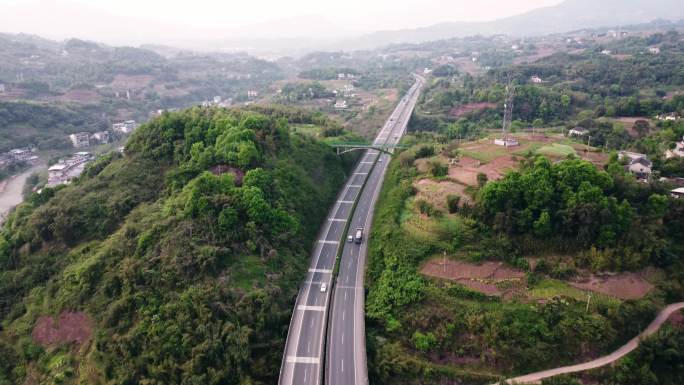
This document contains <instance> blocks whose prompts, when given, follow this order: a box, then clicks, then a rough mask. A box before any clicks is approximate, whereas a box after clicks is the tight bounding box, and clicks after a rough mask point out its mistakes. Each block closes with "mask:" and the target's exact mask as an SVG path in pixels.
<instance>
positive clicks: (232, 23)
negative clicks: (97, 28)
mask: <svg viewBox="0 0 684 385" xmlns="http://www.w3.org/2000/svg"><path fill="white" fill-rule="evenodd" d="M560 2H561V0H338V1H329V0H240V1H236V0H0V30H3V29H5V28H8V26H9V27H11V28H12V29H17V28H20V25H21V24H23V25H25V26H26V28H31V27H32V23H31V21H30V20H26V19H25V20H16V18H14V20H3V18H2V14H3V11H6V12H5V14H6V15H10V14H11V10H12V9H15V10H16V9H22V10H23V12H24V13H23V14H22V15H24V17H27V18H30V16H29V15H30V14H31V12H30V11H31V10H34V11H35V13H36V14H40V13H41V12H44V9H45V8H51V9H53V8H54V7H56V4H59V5H60V7H61V8H69V9H71V10H73V11H74V12H71V14H73V13H78V8H79V7H83V9H84V10H85V11H84V12H83V14H84V15H95V14H96V13H97V12H99V11H104V12H103V15H105V14H107V13H108V14H111V15H112V16H124V17H126V18H135V19H139V20H147V21H154V22H157V23H163V24H183V25H186V26H190V27H194V28H216V27H218V28H221V29H226V28H231V27H239V26H245V25H251V24H255V23H263V22H266V21H271V20H275V19H287V18H292V17H301V16H312V15H316V16H319V15H320V16H322V17H323V19H325V21H327V22H331V23H334V24H335V25H336V26H337V27H338V28H339V29H344V30H348V31H350V32H352V31H375V30H385V29H402V28H413V27H419V26H426V25H430V24H434V23H438V22H443V21H483V20H493V19H497V18H501V17H505V16H510V15H514V14H517V13H522V12H524V11H527V10H530V9H533V8H537V7H542V6H549V5H554V4H558V3H560ZM69 3H73V4H69ZM62 5H63V6H62ZM50 12H51V13H52V15H53V16H55V18H57V17H67V16H62V15H54V11H53V10H52V11H50ZM72 17H73V20H70V21H72V22H74V23H79V22H81V21H80V20H78V19H79V15H77V14H76V15H73V16H72ZM102 17H106V16H102ZM8 18H9V16H8ZM58 24H59V21H57V20H56V25H55V28H52V26H51V25H50V23H48V25H46V26H43V28H42V29H43V30H46V31H51V30H52V29H54V31H52V33H50V34H51V35H53V36H54V35H58V34H59V32H60V31H59V28H60V27H59V25H58ZM62 29H63V28H62ZM12 32H16V31H12ZM26 32H30V31H26ZM83 32H85V33H87V32H88V31H83Z"/></svg>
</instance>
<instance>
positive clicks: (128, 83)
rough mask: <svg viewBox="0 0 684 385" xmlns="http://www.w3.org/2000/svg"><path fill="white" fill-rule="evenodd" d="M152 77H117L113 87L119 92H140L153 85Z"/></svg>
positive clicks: (112, 84)
mask: <svg viewBox="0 0 684 385" xmlns="http://www.w3.org/2000/svg"><path fill="white" fill-rule="evenodd" d="M152 80H154V77H153V76H151V75H116V76H115V77H114V80H113V81H112V83H111V87H112V89H114V90H117V91H126V90H140V89H143V88H145V87H147V86H148V85H149V84H150V83H152Z"/></svg>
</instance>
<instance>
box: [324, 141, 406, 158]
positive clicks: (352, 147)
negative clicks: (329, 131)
mask: <svg viewBox="0 0 684 385" xmlns="http://www.w3.org/2000/svg"><path fill="white" fill-rule="evenodd" d="M328 146H330V147H332V148H334V149H335V150H337V155H342V154H346V153H348V152H352V151H365V150H376V151H379V152H382V153H385V154H389V155H392V154H394V150H396V149H403V148H406V147H403V146H399V145H396V144H392V143H384V144H371V143H363V142H344V143H328Z"/></svg>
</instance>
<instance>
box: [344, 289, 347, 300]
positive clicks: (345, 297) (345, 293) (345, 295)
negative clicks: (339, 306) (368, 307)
mask: <svg viewBox="0 0 684 385" xmlns="http://www.w3.org/2000/svg"><path fill="white" fill-rule="evenodd" d="M344 300H345V301H346V300H347V292H346V291H345V292H344Z"/></svg>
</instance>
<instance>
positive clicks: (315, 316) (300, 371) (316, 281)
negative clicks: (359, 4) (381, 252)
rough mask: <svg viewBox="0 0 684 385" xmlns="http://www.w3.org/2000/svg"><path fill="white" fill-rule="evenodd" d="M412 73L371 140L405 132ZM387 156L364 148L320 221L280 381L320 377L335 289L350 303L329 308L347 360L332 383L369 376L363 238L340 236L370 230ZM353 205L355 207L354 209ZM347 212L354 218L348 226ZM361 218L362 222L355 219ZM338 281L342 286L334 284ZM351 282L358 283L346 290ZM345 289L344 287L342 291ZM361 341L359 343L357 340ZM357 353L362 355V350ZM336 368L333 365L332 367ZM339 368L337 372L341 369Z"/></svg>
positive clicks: (300, 383)
mask: <svg viewBox="0 0 684 385" xmlns="http://www.w3.org/2000/svg"><path fill="white" fill-rule="evenodd" d="M416 79H417V80H416V83H415V84H414V85H413V87H411V89H410V90H409V92H408V93H407V94H406V96H405V97H404V98H402V100H401V101H400V102H399V104H398V105H397V107H396V109H395V110H394V112H393V113H392V115H391V116H390V118H389V120H388V121H387V122H386V123H385V125H384V126H383V128H382V130H381V131H380V132H379V133H378V135H377V137H376V139H375V141H374V144H384V143H392V144H395V143H397V142H398V141H399V139H400V138H401V135H403V133H404V131H405V130H406V124H407V122H408V119H409V117H410V116H411V113H412V112H413V108H414V107H415V103H416V100H417V96H418V91H419V90H420V87H422V85H423V84H424V79H422V78H421V77H417V78H416ZM389 159H390V157H389V155H387V154H384V155H381V153H380V152H379V151H377V150H367V151H365V152H364V154H363V155H362V157H361V160H360V162H359V163H358V164H357V166H356V168H355V169H354V170H353V172H352V174H351V176H350V178H349V180H348V181H347V183H346V184H345V186H344V187H343V188H342V191H341V192H340V194H339V195H338V197H337V200H336V202H335V204H334V205H333V206H332V208H331V209H330V212H329V214H328V217H327V218H326V221H325V223H323V225H322V226H321V230H320V232H319V235H318V239H317V241H316V244H315V245H314V248H313V252H312V255H311V263H310V265H309V270H308V272H307V274H306V277H305V279H304V282H303V283H302V285H301V286H300V289H299V294H298V295H297V300H296V301H295V307H294V310H293V314H292V319H291V321H290V327H289V330H288V336H287V341H286V343H285V352H284V355H283V361H282V365H281V368H280V377H279V380H278V383H279V384H280V385H319V384H321V383H322V382H323V374H324V371H323V369H324V367H325V356H324V354H323V353H324V350H325V349H324V345H325V341H326V330H328V315H329V310H330V303H331V299H332V293H333V292H334V293H335V295H336V299H335V303H336V304H337V303H340V301H345V299H346V300H347V301H348V302H347V304H348V305H345V304H344V302H342V303H340V305H339V306H341V307H340V308H339V309H340V310H341V311H342V312H341V313H339V314H338V313H337V312H333V314H332V315H331V319H333V320H334V319H335V317H336V316H338V315H339V316H341V317H342V320H343V322H344V321H346V322H345V325H341V324H339V325H340V326H337V328H336V330H338V332H337V333H338V334H337V335H338V336H340V337H343V338H342V339H339V342H340V345H339V346H338V345H336V342H334V341H333V342H332V343H331V344H330V345H331V346H332V347H331V349H332V351H331V350H329V351H331V352H332V353H333V354H335V358H334V359H335V360H337V359H338V358H337V357H338V354H339V355H341V356H340V358H339V359H340V360H342V359H347V360H349V361H348V363H347V365H348V366H347V368H345V369H346V372H344V373H345V374H344V377H345V378H346V380H347V382H334V383H335V384H337V383H340V384H342V383H344V384H353V383H357V382H356V381H357V378H359V379H361V380H362V381H365V382H358V383H366V382H367V374H366V373H367V367H366V354H365V345H364V342H365V337H364V333H365V331H364V329H363V300H364V299H363V271H364V263H365V254H366V239H364V240H363V242H362V243H361V244H360V245H357V244H354V243H352V244H345V243H343V242H344V241H345V240H346V236H347V234H346V233H345V229H347V228H348V229H349V232H353V231H354V230H355V229H356V228H357V227H364V238H365V235H367V234H368V232H369V230H370V225H369V224H370V216H372V211H373V207H374V205H375V200H376V198H377V195H378V192H379V186H380V185H381V184H382V180H383V178H384V175H385V170H386V167H387V163H388V162H389ZM376 164H377V165H376ZM364 186H365V187H364ZM357 200H358V202H357ZM355 205H356V209H355V211H354V213H352V210H354V207H355ZM357 213H360V214H357ZM352 214H353V215H352ZM350 218H351V221H352V222H351V223H350V224H349V226H347V222H348V221H349V220H350ZM359 223H360V224H361V225H357V224H359ZM352 245H354V246H352ZM341 247H342V253H343V254H342V258H341V260H340V269H339V275H338V276H337V280H335V279H334V278H335V277H334V276H333V274H334V270H335V264H336V262H337V255H338V254H339V251H340V248H341ZM361 255H362V256H361ZM350 262H351V264H350ZM350 274H352V275H351V276H350ZM336 282H337V284H338V285H340V286H343V288H341V289H337V288H336V286H337V285H335V283H336ZM331 286H333V287H331ZM349 287H353V288H358V289H353V290H348V289H347V288H349ZM345 291H348V293H346V294H345ZM337 297H341V298H342V299H341V300H340V299H338V298H337ZM347 317H350V318H347ZM333 323H335V321H333ZM336 325H337V324H336ZM346 333H348V334H346ZM343 334H344V335H343ZM359 343H360V344H361V345H363V346H358V344H359ZM344 344H346V345H347V346H354V345H357V347H356V348H352V349H349V350H348V351H347V350H345V349H347V348H345V347H344ZM338 350H339V351H338ZM347 353H348V354H347ZM361 354H362V355H363V357H361V356H360V355H361ZM347 356H349V357H351V358H347ZM342 357H344V358H342ZM340 362H341V361H340ZM357 366H358V367H357ZM336 368H337V367H336V366H335V367H333V368H332V370H335V369H336ZM342 369H343V368H339V370H340V372H343V371H342Z"/></svg>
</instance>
